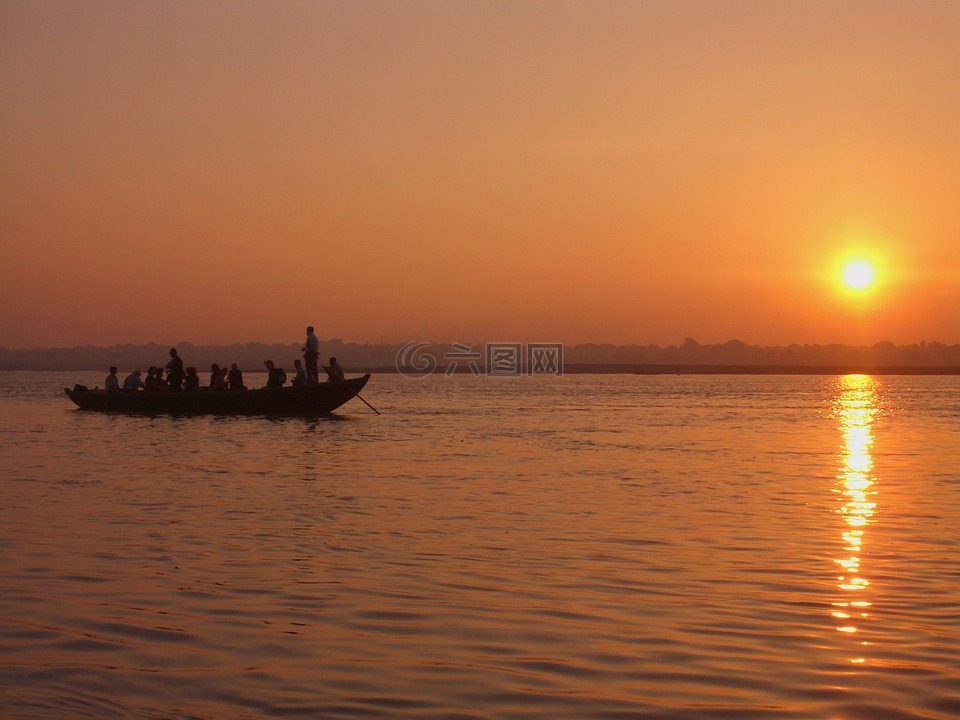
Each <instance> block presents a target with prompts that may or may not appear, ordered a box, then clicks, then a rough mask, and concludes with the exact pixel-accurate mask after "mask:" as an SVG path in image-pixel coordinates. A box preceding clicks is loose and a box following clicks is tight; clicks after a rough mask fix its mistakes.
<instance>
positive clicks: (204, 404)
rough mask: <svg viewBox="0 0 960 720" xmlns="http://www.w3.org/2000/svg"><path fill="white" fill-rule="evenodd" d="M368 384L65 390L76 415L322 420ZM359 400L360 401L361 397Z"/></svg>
mask: <svg viewBox="0 0 960 720" xmlns="http://www.w3.org/2000/svg"><path fill="white" fill-rule="evenodd" d="M369 379H370V374H369V373H367V374H366V375H364V376H363V377H358V378H351V379H349V380H343V381H340V382H323V383H316V384H313V385H298V386H287V387H282V388H259V389H256V390H208V389H206V388H201V389H200V390H180V391H174V390H170V391H160V392H148V391H145V390H137V391H128V390H110V391H107V390H97V389H94V390H89V389H87V388H86V387H84V386H83V385H76V386H75V387H74V388H73V390H70V389H69V388H64V389H63V391H64V392H65V393H66V394H67V397H68V398H70V399H71V400H73V401H74V402H75V403H76V404H77V406H78V407H79V408H80V409H81V410H99V411H102V412H126V413H144V414H174V415H197V414H215V415H326V414H328V413H331V412H333V411H334V410H336V409H337V408H338V407H340V406H341V405H343V404H344V403H346V402H347V401H349V400H351V399H352V398H354V397H357V395H358V393H359V392H360V391H361V390H362V389H363V386H364V385H366V384H367V381H368V380H369ZM360 399H361V400H363V398H360Z"/></svg>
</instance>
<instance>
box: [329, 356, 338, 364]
mask: <svg viewBox="0 0 960 720" xmlns="http://www.w3.org/2000/svg"><path fill="white" fill-rule="evenodd" d="M330 364H331V365H336V364H337V359H336V358H335V357H332V358H330Z"/></svg>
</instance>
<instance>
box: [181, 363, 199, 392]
mask: <svg viewBox="0 0 960 720" xmlns="http://www.w3.org/2000/svg"><path fill="white" fill-rule="evenodd" d="M183 389H184V390H199V389H200V376H199V375H197V369H196V368H195V367H193V366H192V365H191V366H190V367H188V368H187V371H186V377H185V378H184V379H183Z"/></svg>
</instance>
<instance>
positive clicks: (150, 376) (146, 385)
mask: <svg viewBox="0 0 960 720" xmlns="http://www.w3.org/2000/svg"><path fill="white" fill-rule="evenodd" d="M161 385H163V375H161V376H160V379H157V368H156V367H150V368H149V369H148V370H147V379H146V380H144V381H143V389H144V390H149V391H150V392H155V391H157V390H159V389H160V386H161Z"/></svg>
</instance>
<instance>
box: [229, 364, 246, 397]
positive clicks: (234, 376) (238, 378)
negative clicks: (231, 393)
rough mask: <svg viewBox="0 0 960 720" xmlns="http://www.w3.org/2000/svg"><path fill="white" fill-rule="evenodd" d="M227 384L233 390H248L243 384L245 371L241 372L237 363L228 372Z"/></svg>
mask: <svg viewBox="0 0 960 720" xmlns="http://www.w3.org/2000/svg"><path fill="white" fill-rule="evenodd" d="M227 384H228V385H229V386H230V389H231V390H246V388H245V387H244V386H243V373H242V372H240V368H238V367H237V364H236V363H233V365H231V366H230V372H229V373H227Z"/></svg>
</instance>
